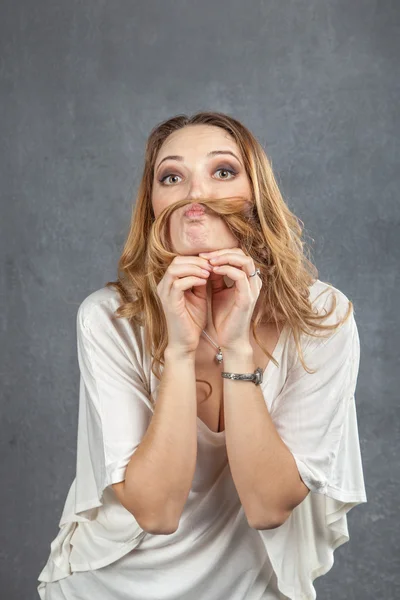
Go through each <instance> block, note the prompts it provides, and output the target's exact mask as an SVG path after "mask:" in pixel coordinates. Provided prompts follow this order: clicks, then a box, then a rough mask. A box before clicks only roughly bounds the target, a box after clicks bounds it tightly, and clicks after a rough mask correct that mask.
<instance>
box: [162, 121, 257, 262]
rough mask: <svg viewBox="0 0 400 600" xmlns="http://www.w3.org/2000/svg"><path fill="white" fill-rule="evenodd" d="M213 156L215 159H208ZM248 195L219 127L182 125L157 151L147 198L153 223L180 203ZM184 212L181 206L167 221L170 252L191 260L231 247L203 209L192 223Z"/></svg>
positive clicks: (218, 222) (232, 147)
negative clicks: (163, 212)
mask: <svg viewBox="0 0 400 600" xmlns="http://www.w3.org/2000/svg"><path fill="white" fill-rule="evenodd" d="M217 151H218V154H211V153H215V152H217ZM229 152H232V153H233V154H234V155H235V156H232V154H229ZM169 156H174V158H168V157H169ZM177 157H179V158H177ZM163 159H166V160H163ZM251 195H252V193H251V185H250V181H249V179H248V177H247V174H246V171H245V168H244V165H243V160H242V157H241V154H240V150H239V148H238V146H237V144H236V142H235V141H234V140H233V139H232V138H231V136H230V135H229V134H228V133H227V132H226V131H225V130H223V129H221V128H220V127H215V126H214V125H190V126H186V127H184V128H183V129H180V130H178V131H175V132H174V133H172V134H171V135H170V136H169V137H168V138H167V139H166V140H165V142H164V144H163V145H162V147H161V148H160V150H159V152H158V156H157V158H156V161H155V171H154V181H153V193H152V205H153V210H154V214H155V217H156V218H157V217H158V215H159V214H160V213H161V212H162V211H163V210H164V209H165V208H166V207H167V206H170V205H171V204H173V203H174V202H177V201H178V200H182V199H184V198H185V199H187V200H189V201H192V202H201V199H202V198H204V197H210V198H224V197H227V196H244V197H245V198H247V199H248V200H249V201H250V199H251ZM186 209H187V206H183V207H182V208H180V209H177V210H176V211H174V212H173V213H172V215H171V217H170V223H169V227H170V230H169V233H170V239H171V243H172V246H173V251H174V252H176V253H177V254H180V255H190V256H194V255H197V254H199V252H210V251H213V250H222V249H225V248H235V247H237V245H238V244H237V239H236V238H235V236H234V235H233V234H232V233H231V231H230V230H229V228H228V227H227V225H226V223H225V221H224V220H223V218H221V217H220V216H219V215H217V214H215V213H213V212H210V211H207V210H206V213H205V214H204V215H203V216H202V217H201V218H200V219H199V218H197V219H195V220H194V219H191V218H190V217H187V216H185V215H184V213H185V210H186Z"/></svg>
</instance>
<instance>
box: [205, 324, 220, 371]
mask: <svg viewBox="0 0 400 600" xmlns="http://www.w3.org/2000/svg"><path fill="white" fill-rule="evenodd" d="M203 333H204V335H206V336H207V337H208V339H209V340H210V342H211V343H212V344H213V346H215V347H216V348H217V350H218V352H217V354H216V355H215V358H216V360H217V362H218V363H219V364H221V363H222V361H223V360H224V358H223V356H222V350H221V347H220V346H218V344H216V343H215V342H213V340H212V339H211V338H210V336H209V335H208V333H206V332H205V331H204V329H203Z"/></svg>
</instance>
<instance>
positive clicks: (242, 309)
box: [199, 248, 262, 350]
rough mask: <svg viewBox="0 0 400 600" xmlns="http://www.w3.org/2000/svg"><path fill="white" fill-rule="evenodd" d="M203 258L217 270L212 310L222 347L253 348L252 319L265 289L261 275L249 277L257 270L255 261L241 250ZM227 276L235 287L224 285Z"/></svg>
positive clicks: (207, 254)
mask: <svg viewBox="0 0 400 600" xmlns="http://www.w3.org/2000/svg"><path fill="white" fill-rule="evenodd" d="M199 257H203V258H206V259H208V260H209V262H210V265H212V266H213V274H212V276H211V277H210V287H211V290H212V296H211V298H212V309H211V310H212V318H213V323H214V327H215V330H216V332H217V335H218V343H219V345H220V346H221V348H225V349H232V350H237V349H240V348H241V347H242V348H243V344H245V345H249V344H250V324H251V317H252V316H253V312H254V307H255V305H256V302H257V299H258V296H259V295H260V290H261V288H262V281H261V278H260V277H259V276H258V275H254V277H249V275H251V274H252V273H254V272H255V270H256V268H255V265H254V261H253V259H252V258H251V256H247V255H246V254H245V253H244V252H243V250H241V248H227V249H224V250H216V251H215V252H201V253H200V254H199ZM212 259H215V261H212ZM217 267H218V268H217ZM215 275H220V277H216V276H215ZM224 275H227V276H228V277H229V278H230V279H232V280H233V281H234V285H233V286H232V287H230V288H228V287H226V286H225V285H224V282H223V276H224Z"/></svg>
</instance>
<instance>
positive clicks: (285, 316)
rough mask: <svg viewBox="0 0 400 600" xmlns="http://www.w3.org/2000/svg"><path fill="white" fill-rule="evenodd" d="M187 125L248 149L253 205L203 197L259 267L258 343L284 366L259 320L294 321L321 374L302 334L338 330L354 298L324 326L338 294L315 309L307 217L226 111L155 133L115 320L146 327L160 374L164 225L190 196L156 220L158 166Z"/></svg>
mask: <svg viewBox="0 0 400 600" xmlns="http://www.w3.org/2000/svg"><path fill="white" fill-rule="evenodd" d="M188 125H212V126H216V127H220V128H221V129H224V130H225V131H227V132H228V133H229V134H230V135H231V136H232V138H233V139H234V141H235V142H236V143H237V145H238V147H239V149H240V150H241V154H242V158H243V162H244V165H245V170H246V173H247V176H248V178H249V180H250V183H251V188H252V192H253V199H252V204H251V206H250V207H249V206H248V203H246V201H245V199H243V198H240V197H239V198H236V197H235V198H229V199H211V198H210V199H204V200H203V199H202V203H204V204H205V205H207V206H209V208H211V209H212V210H214V211H215V212H216V213H217V214H222V215H224V219H225V222H226V224H227V226H228V228H229V229H230V230H231V231H232V232H233V233H234V235H235V236H236V238H237V239H238V246H240V247H241V248H242V250H243V251H244V252H245V253H246V254H247V255H250V256H251V257H252V258H253V260H254V264H255V266H256V268H259V269H260V271H261V273H260V275H261V278H262V282H263V285H262V288H261V291H260V295H261V296H262V297H261V299H260V300H261V301H260V303H259V308H258V310H257V312H255V313H254V315H253V319H252V323H251V328H252V332H253V336H254V338H255V340H256V342H257V343H258V344H259V346H260V347H261V348H262V350H263V351H264V353H265V354H266V355H267V356H268V357H269V358H270V360H272V361H273V362H274V363H275V364H276V365H277V366H279V364H278V362H277V361H276V359H275V358H274V357H273V356H272V355H271V354H270V353H269V352H268V350H267V349H266V348H265V347H264V346H263V344H262V342H261V341H260V339H259V338H258V337H257V333H256V329H257V326H258V325H259V324H260V323H270V322H275V323H276V324H277V323H278V322H281V321H284V322H287V323H288V325H289V326H290V328H291V331H292V333H293V337H294V340H295V344H296V348H297V351H298V354H299V358H300V361H301V363H302V365H303V367H304V369H305V370H306V371H307V372H308V373H314V372H315V371H311V370H310V369H308V368H307V366H306V364H305V362H304V356H303V351H302V348H301V344H300V335H301V333H302V332H303V333H305V334H307V335H311V336H314V337H315V336H316V335H318V333H314V332H313V330H315V331H317V330H328V332H329V331H331V330H335V329H337V327H339V325H341V324H343V323H344V322H345V321H346V320H347V319H348V317H349V316H350V314H351V311H352V309H353V304H352V302H350V301H349V307H348V311H347V313H346V315H345V316H344V318H343V319H342V320H341V321H339V322H337V323H334V324H331V325H328V324H322V323H319V322H320V321H322V320H325V319H327V318H328V317H329V316H330V315H331V314H332V313H333V312H334V310H335V308H336V297H335V295H333V304H332V306H331V310H330V311H329V312H325V313H324V314H320V315H318V314H316V312H315V311H314V310H313V308H312V306H311V302H310V300H309V286H310V285H312V284H313V283H314V282H315V281H316V280H317V278H318V270H317V268H316V267H315V266H314V265H313V263H312V262H311V260H310V258H309V249H308V246H307V245H306V243H305V241H304V240H303V239H302V233H303V227H302V221H300V220H299V219H298V218H297V217H296V216H295V215H294V214H293V213H292V212H291V211H290V210H289V208H288V206H287V205H286V203H285V202H284V200H283V198H282V195H281V192H280V190H279V188H278V185H277V182H276V180H275V177H274V174H273V171H272V166H271V164H270V162H269V160H268V158H267V156H266V154H265V152H264V150H263V148H262V146H261V145H260V143H259V142H258V140H257V139H256V138H255V137H254V136H253V135H252V133H251V132H250V131H249V130H248V129H247V128H246V127H245V126H244V125H242V123H240V122H239V121H238V120H237V119H235V118H233V117H231V116H229V115H226V114H223V113H219V112H198V113H196V114H194V115H193V116H191V117H188V116H186V115H177V116H175V117H172V118H171V119H168V120H166V121H164V122H162V123H160V124H158V125H157V126H155V127H154V128H153V130H152V131H151V133H150V135H149V138H148V140H147V144H146V149H145V161H144V170H143V175H142V179H141V182H140V184H139V189H138V193H137V197H136V202H135V204H134V206H133V209H132V217H131V223H130V228H129V233H128V236H127V239H126V242H125V246H124V249H123V252H122V255H121V257H120V259H119V262H118V279H117V280H116V281H109V282H108V283H107V284H106V286H107V287H114V288H115V289H117V291H118V292H119V295H120V298H121V301H122V302H121V305H120V306H119V307H118V309H117V310H116V312H115V315H116V317H118V318H127V319H128V320H129V321H130V322H131V323H136V324H138V325H140V326H144V330H145V345H146V349H147V352H149V353H150V355H151V357H152V362H151V370H152V372H153V373H154V375H155V376H156V377H157V378H160V376H161V372H160V364H163V365H164V351H165V348H166V346H167V344H168V331H167V325H166V320H165V315H164V311H163V308H162V305H161V302H160V299H159V297H158V294H157V285H158V283H159V281H160V280H161V278H162V277H163V275H164V273H165V270H166V269H167V267H168V266H169V264H170V262H171V261H172V259H173V258H174V257H175V256H176V253H174V252H172V251H171V245H170V241H169V239H168V236H167V235H166V233H165V230H166V227H165V225H166V223H167V221H168V218H169V216H170V214H171V212H172V211H173V210H176V209H177V208H180V207H181V206H183V205H184V204H185V203H188V201H187V200H180V201H179V202H175V203H174V204H173V205H171V206H169V207H167V208H166V209H164V210H163V212H162V213H161V215H159V216H158V218H157V219H155V216H154V211H153V208H152V202H151V198H152V188H153V177H154V164H155V161H156V157H157V154H158V151H159V150H160V148H161V146H162V144H163V143H164V141H165V140H166V139H167V138H168V136H169V135H170V134H171V133H173V132H175V131H177V130H179V129H182V128H183V127H186V126H188ZM328 289H329V288H327V290H326V291H328ZM196 381H203V380H197V379H196ZM205 383H206V384H207V385H209V386H210V388H211V391H210V395H211V393H212V386H211V385H210V384H209V383H208V382H205ZM208 397H209V396H208Z"/></svg>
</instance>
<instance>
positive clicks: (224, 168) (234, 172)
mask: <svg viewBox="0 0 400 600" xmlns="http://www.w3.org/2000/svg"><path fill="white" fill-rule="evenodd" d="M218 171H223V172H225V173H230V174H231V175H232V176H233V177H235V175H237V172H236V171H234V170H233V169H227V168H226V167H220V168H219V169H217V170H216V171H215V172H216V173H217V172H218ZM217 179H220V177H217ZM222 179H232V177H222Z"/></svg>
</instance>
